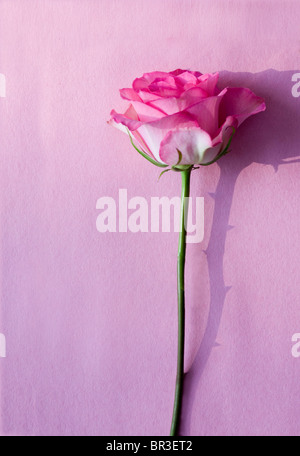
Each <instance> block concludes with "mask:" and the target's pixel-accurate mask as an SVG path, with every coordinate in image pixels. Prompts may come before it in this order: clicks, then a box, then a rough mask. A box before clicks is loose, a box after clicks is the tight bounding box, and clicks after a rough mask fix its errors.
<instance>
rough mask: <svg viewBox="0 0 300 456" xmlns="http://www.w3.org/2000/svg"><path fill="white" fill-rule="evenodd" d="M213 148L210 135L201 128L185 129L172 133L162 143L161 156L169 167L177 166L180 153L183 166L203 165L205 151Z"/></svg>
mask: <svg viewBox="0 0 300 456" xmlns="http://www.w3.org/2000/svg"><path fill="white" fill-rule="evenodd" d="M211 146H212V141H211V138H210V136H209V134H208V133H206V132H205V131H203V130H201V128H184V129H182V128H181V129H180V130H177V131H170V132H169V133H167V135H166V136H165V138H164V140H163V141H162V142H161V145H160V151H159V155H160V158H161V159H162V161H163V162H165V163H167V164H168V165H176V164H177V163H178V159H179V153H178V151H180V152H181V154H182V159H181V161H180V164H181V165H193V164H196V163H201V162H202V160H203V157H204V154H205V151H206V150H207V149H208V148H210V147H211Z"/></svg>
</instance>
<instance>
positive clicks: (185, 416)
mask: <svg viewBox="0 0 300 456" xmlns="http://www.w3.org/2000/svg"><path fill="white" fill-rule="evenodd" d="M297 73H298V76H299V79H298V76H296V75H297ZM297 79H298V80H300V72H299V71H298V70H295V71H275V70H267V71H264V72H262V73H256V74H252V73H230V72H221V73H220V82H219V87H220V88H224V87H226V86H230V87H239V86H240V87H249V88H250V89H251V90H253V91H254V92H255V93H256V94H257V95H259V96H261V97H263V98H264V99H265V101H266V106H267V109H266V111H265V112H263V113H260V114H259V115H258V116H253V117H252V118H250V119H248V120H246V121H245V123H244V124H243V125H242V126H241V127H240V128H239V130H238V133H237V134H236V136H235V138H234V139H233V141H232V146H231V150H232V152H231V153H230V154H228V155H227V156H226V158H225V159H221V160H220V161H219V162H218V165H219V166H220V171H221V173H220V179H219V183H218V186H217V189H216V192H215V194H214V199H215V208H214V217H213V224H212V230H211V236H210V240H209V244H208V248H207V250H206V254H207V264H208V270H209V282H210V309H209V316H208V321H207V326H206V329H205V333H204V336H203V339H202V342H201V345H200V348H199V350H198V352H197V354H196V357H195V360H194V363H193V365H192V367H191V369H190V370H189V372H188V373H186V375H185V385H184V397H183V408H182V416H181V427H180V435H189V434H190V424H191V414H192V409H193V403H194V399H195V395H196V392H197V387H198V383H199V381H200V379H201V376H202V374H203V372H204V369H205V366H206V363H207V361H208V359H209V357H210V354H211V351H212V349H213V347H214V345H215V343H216V337H217V334H218V330H219V326H220V322H221V318H222V312H223V307H224V302H225V298H226V293H227V291H228V289H229V288H230V287H229V288H228V287H225V284H224V279H223V256H224V249H225V241H226V234H227V232H228V222H229V215H230V209H231V205H232V200H233V194H234V188H235V184H236V181H237V178H238V176H239V174H240V173H241V172H242V171H243V169H244V168H246V167H247V166H249V165H251V164H252V163H261V164H264V165H272V166H273V167H274V171H275V172H276V171H277V170H278V167H279V166H281V165H287V164H289V163H294V162H300V158H298V157H299V156H300V148H299V144H300V128H299V125H300V109H299V103H300V100H297V95H298V91H299V96H300V87H299V88H298V86H300V84H299V83H298V84H297Z"/></svg>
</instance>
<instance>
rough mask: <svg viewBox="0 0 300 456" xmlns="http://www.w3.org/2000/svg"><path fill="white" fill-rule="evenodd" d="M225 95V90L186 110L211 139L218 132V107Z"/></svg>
mask: <svg viewBox="0 0 300 456" xmlns="http://www.w3.org/2000/svg"><path fill="white" fill-rule="evenodd" d="M225 93H226V89H225V90H224V91H223V92H221V93H220V94H219V95H218V96H214V97H209V98H205V99H204V100H201V101H200V102H199V103H197V104H194V105H193V106H191V107H189V108H187V109H186V112H188V113H189V114H191V115H193V117H194V118H195V119H196V120H197V122H198V124H199V127H200V128H202V130H204V131H206V132H207V133H209V134H210V136H211V137H214V136H216V134H217V132H218V130H219V106H220V103H221V100H222V97H223V96H224V94H225Z"/></svg>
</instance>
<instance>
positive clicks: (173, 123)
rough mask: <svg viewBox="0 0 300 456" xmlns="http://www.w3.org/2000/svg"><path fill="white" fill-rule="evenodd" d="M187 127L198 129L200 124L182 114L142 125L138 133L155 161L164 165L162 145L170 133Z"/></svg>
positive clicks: (186, 114)
mask: <svg viewBox="0 0 300 456" xmlns="http://www.w3.org/2000/svg"><path fill="white" fill-rule="evenodd" d="M185 127H198V124H197V122H196V121H195V120H194V119H193V118H192V117H191V116H190V115H189V114H188V113H182V112H180V113H177V114H174V115H172V116H168V117H163V118H162V119H159V120H156V121H154V122H147V123H141V125H140V126H139V127H138V129H137V132H138V133H139V134H140V135H141V138H142V139H143V141H144V142H145V144H147V147H148V148H149V150H151V152H152V154H153V155H154V157H155V159H156V160H157V161H159V162H161V163H164V161H163V160H162V159H161V157H160V154H159V149H160V143H161V142H162V140H163V139H164V138H165V136H166V134H167V133H168V132H170V131H173V130H176V129H178V128H185ZM177 161H178V159H177Z"/></svg>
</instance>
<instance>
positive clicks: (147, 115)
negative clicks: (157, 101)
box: [132, 101, 165, 122]
mask: <svg viewBox="0 0 300 456" xmlns="http://www.w3.org/2000/svg"><path fill="white" fill-rule="evenodd" d="M132 106H133V107H134V109H135V111H136V113H137V115H138V118H139V120H140V121H141V122H151V121H153V120H157V119H161V118H162V117H165V113H164V112H162V111H161V110H159V109H156V108H154V107H152V106H150V105H148V104H146V103H142V102H139V101H133V102H132Z"/></svg>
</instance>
